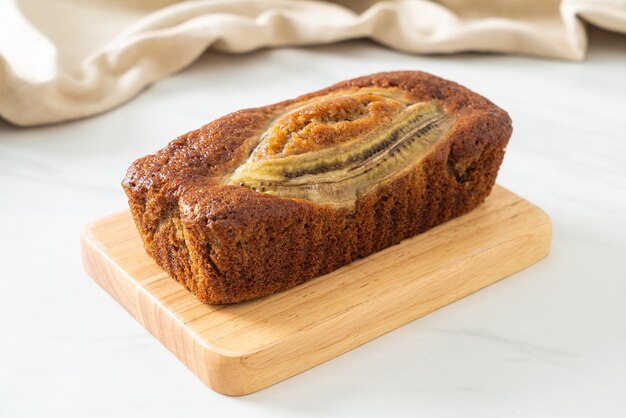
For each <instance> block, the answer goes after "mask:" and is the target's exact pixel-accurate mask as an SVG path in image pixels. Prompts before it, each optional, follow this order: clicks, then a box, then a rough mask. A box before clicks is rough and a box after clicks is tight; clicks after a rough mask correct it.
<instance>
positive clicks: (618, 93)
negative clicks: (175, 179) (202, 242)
mask: <svg viewBox="0 0 626 418" xmlns="http://www.w3.org/2000/svg"><path fill="white" fill-rule="evenodd" d="M392 69H422V70H426V71H430V72H433V73H435V74H439V75H441V76H444V77H447V78H450V79H453V80H456V81H459V82H461V83H462V84H465V85H467V86H469V87H470V88H472V89H474V90H476V91H478V92H479V93H482V94H484V95H486V96H487V97H489V98H491V99H492V100H493V101H494V102H495V103H497V104H499V105H501V106H502V107H504V108H505V109H507V110H509V111H510V113H511V116H512V118H513V121H514V126H515V132H514V135H513V138H512V140H511V143H510V147H509V150H508V152H507V156H506V159H505V162H504V165H503V167H502V170H501V173H500V177H499V183H500V184H502V185H504V186H506V187H508V188H510V189H511V190H513V191H515V192H517V193H518V194H520V195H522V196H524V197H526V198H528V199H529V200H531V201H533V202H535V203H536V204H538V205H539V206H541V207H542V208H543V209H545V210H546V211H547V212H548V214H549V215H550V216H551V218H552V220H553V222H554V241H553V248H552V252H551V254H550V255H549V256H548V257H547V258H546V259H545V260H544V261H542V262H541V263H539V264H537V265H535V266H534V267H532V268H530V269H528V270H526V271H523V272H521V273H519V274H516V275H515V276H513V277H511V278H509V279H507V280H504V281H502V282H499V283H498V284H496V285H494V286H491V287H490V288H487V289H485V290H482V291H480V292H478V293H476V294H474V295H472V296H469V297H467V298H465V299H463V300H461V301H459V302H457V303H455V304H453V305H450V306H448V307H446V308H444V309H441V310H439V311H437V312H435V313H433V314H431V315H428V316H427V317H424V318H422V319H419V320H417V321H415V322H413V323H411V324H409V325H407V326H404V327H402V328H400V329H398V330H396V331H394V332H391V333H389V334H388V335H385V336H383V337H381V338H379V339H377V340H375V341H372V342H371V343H369V344H366V345H365V346H362V347H360V348H358V349H356V350H354V351H351V352H349V353H347V354H345V355H343V356H340V357H339V358H337V359H334V360H331V361H329V362H327V363H325V364H323V365H321V366H319V367H316V368H314V369H312V370H310V371H307V372H305V373H302V374H300V375H298V376H296V377H293V378H291V379H288V380H287V381H284V382H282V383H280V384H278V385H275V386H273V387H271V388H269V389H266V390H264V391H261V392H259V393H256V394H253V395H250V396H246V397H241V398H230V397H226V396H222V395H218V394H217V393H214V392H212V391H211V390H209V389H208V388H206V387H205V386H204V385H203V384H202V383H201V382H200V381H199V380H198V379H197V378H196V377H195V376H194V375H193V374H192V373H191V372H189V371H188V370H187V369H186V368H185V367H184V366H183V365H182V364H181V363H179V361H178V360H177V359H176V358H175V357H174V356H173V355H171V354H170V353H169V352H168V351H167V350H166V349H165V348H163V347H162V346H161V345H160V344H159V343H158V342H157V341H156V340H155V339H154V338H152V337H151V336H150V335H149V334H148V333H147V332H146V331H145V330H144V329H143V328H142V327H141V326H140V325H139V324H138V323H136V322H135V320H134V319H132V318H131V317H130V316H129V315H128V314H127V313H126V312H125V311H124V310H123V309H122V308H120V307H119V306H118V305H117V304H116V303H115V302H114V301H113V300H112V299H111V298H110V297H109V296H108V295H107V294H106V293H105V292H103V291H102V290H101V289H100V288H99V287H98V286H97V285H95V284H94V283H93V282H92V281H91V280H90V279H89V277H88V276H87V275H86V274H85V273H84V271H83V268H82V265H81V260H80V252H79V241H78V237H79V234H80V231H81V229H82V227H83V225H84V224H86V223H87V222H88V221H90V220H92V219H94V218H97V217H100V216H102V215H105V214H107V213H110V212H113V211H117V210H120V209H123V208H124V207H125V204H126V202H125V198H124V195H123V193H122V191H121V189H120V187H119V181H120V180H121V178H122V176H123V174H124V172H125V169H126V167H127V166H128V165H129V163H130V162H131V161H132V160H133V159H134V158H135V157H138V156H140V155H143V154H146V153H149V152H152V151H153V150H155V149H157V148H159V147H161V146H163V145H164V144H165V143H166V142H167V141H168V140H169V139H171V138H172V137H174V136H175V135H177V134H180V133H182V132H185V131H187V130H190V129H192V128H195V127H197V126H199V125H201V124H203V123H204V122H207V121H209V120H211V119H213V118H215V117H218V116H220V115H222V114H224V113H227V112H230V111H232V110H236V109H238V108H242V107H251V106H256V105H261V104H266V103H269V102H273V101H276V100H279V99H284V98H288V97H291V96H294V95H297V94H299V93H302V92H306V91H309V90H312V89H317V88H318V87H323V86H326V85H328V84H330V83H333V82H335V81H338V80H341V79H344V78H348V77H352V76H356V75H360V74H365V73H370V72H376V71H381V70H392ZM624 166H626V37H619V36H617V35H609V34H605V33H598V32H595V33H594V34H593V38H592V42H591V53H590V55H589V58H588V60H587V61H586V62H583V63H569V62H558V61H549V60H539V59H532V58H520V57H506V56H496V55H473V54H466V55H457V56H452V57H446V56H431V57H416V56H410V55H403V54H400V53H397V52H392V51H388V50H385V49H384V48H382V47H380V46H376V45H374V44H371V43H367V42H351V43H347V44H341V45H333V46H324V47H315V48H307V49H290V48H287V49H280V50H265V51H260V52H256V53H253V54H249V55H243V56H223V55H219V54H213V53H211V54H207V55H205V56H204V57H203V58H202V59H201V60H200V61H199V62H198V63H196V64H195V65H194V66H192V67H191V68H190V69H189V70H187V71H185V72H183V73H181V74H177V75H175V76H173V77H172V78H170V79H168V80H165V81H163V82H161V83H159V84H157V85H155V86H153V87H151V88H150V89H148V90H147V91H146V92H144V93H143V94H142V95H141V96H140V97H139V98H137V99H135V100H133V101H132V102H130V103H128V104H127V105H125V106H123V107H121V108H119V109H116V110H114V111H112V112H109V113H107V114H103V115H101V116H99V117H96V118H92V119H88V120H84V121H79V122H75V123H69V124H63V125H58V126H49V127H42V128H36V129H27V130H25V129H18V128H15V127H12V126H9V125H7V124H4V123H0V190H1V194H0V231H1V235H0V254H2V256H1V260H2V273H1V274H2V278H1V279H0V416H1V417H34V416H63V417H85V416H89V417H122V416H129V417H130V416H132V417H144V416H145V417H165V416H177V417H186V418H188V417H200V416H221V417H233V416H246V417H247V416H276V417H301V416H314V415H319V416H360V417H367V416H372V417H378V416H381V415H383V414H384V415H387V416H422V417H453V416H464V417H510V416H529V417H560V416H563V417H590V416H594V417H624V416H626V175H625V174H624Z"/></svg>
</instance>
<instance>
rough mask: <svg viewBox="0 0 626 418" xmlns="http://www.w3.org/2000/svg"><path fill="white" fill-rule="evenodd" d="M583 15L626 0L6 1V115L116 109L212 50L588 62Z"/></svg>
mask: <svg viewBox="0 0 626 418" xmlns="http://www.w3.org/2000/svg"><path fill="white" fill-rule="evenodd" d="M583 21H586V22H588V23H590V24H593V25H597V26H599V27H602V28H604V29H607V30H612V31H617V32H622V33H626V0H564V1H558V0H500V1H487V0H473V1H472V0H444V1H437V2H434V1H426V0H408V1H407V0H405V1H378V2H377V1H372V0H369V1H368V0H366V1H355V0H352V1H349V0H344V1H338V2H323V1H306V0H257V1H250V0H248V1H245V0H231V1H224V0H200V1H184V2H181V1H174V0H0V116H1V117H2V118H4V119H6V120H8V121H10V122H12V123H14V124H17V125H23V126H29V125H37V124H44V123H51V122H61V121H66V120H70V119H76V118H81V117H85V116H90V115H94V114H97V113H99V112H103V111H105V110H108V109H111V108H113V107H115V106H118V105H120V104H121V103H123V102H125V101H127V100H129V99H130V98H132V97H133V96H135V95H136V94H138V93H139V92H140V91H141V89H142V88H144V87H145V86H147V85H148V84H150V83H153V82H155V81H156V80H159V79H161V78H164V77H166V76H168V75H169V74H172V73H174V72H176V71H178V70H180V69H181V68H184V67H186V66H188V65H189V64H191V63H192V62H193V61H194V60H195V59H196V58H198V56H199V55H200V54H202V52H203V51H204V50H206V49H207V48H212V49H215V50H219V51H228V52H233V53H237V52H246V51H251V50H254V49H257V48H261V47H266V46H280V45H310V44H321V43H329V42H335V41H340V40H345V39H352V38H362V37H367V38H370V39H373V40H375V41H376V42H379V43H381V44H383V45H386V46H389V47H391V48H396V49H398V50H402V51H407V52H411V53H418V54H419V53H452V52H458V51H493V52H508V53H516V54H530V55H535V56H543V57H553V58H560V59H569V60H580V59H582V58H584V55H585V50H586V34H585V28H584V24H583Z"/></svg>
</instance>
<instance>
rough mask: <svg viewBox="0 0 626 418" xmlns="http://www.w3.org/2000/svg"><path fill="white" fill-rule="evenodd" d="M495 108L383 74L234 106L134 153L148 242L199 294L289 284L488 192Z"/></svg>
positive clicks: (426, 82) (227, 299)
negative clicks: (151, 149)
mask: <svg viewBox="0 0 626 418" xmlns="http://www.w3.org/2000/svg"><path fill="white" fill-rule="evenodd" d="M511 131H512V128H511V120H510V118H509V116H508V115H507V113H506V112H505V111H504V110H502V109H500V108H499V107H497V106H496V105H494V104H493V103H491V102H490V101H489V100H487V99H485V98H484V97H482V96H480V95H478V94H476V93H473V92H472V91H470V90H468V89H466V88H465V87H462V86H460V85H458V84H456V83H454V82H451V81H447V80H443V79H441V78H438V77H435V76H433V75H430V74H427V73H423V72H417V71H403V72H389V73H378V74H372V75H369V76H364V77H360V78H356V79H352V80H347V81H344V82H341V83H338V84H335V85H333V86H331V87H328V88H326V89H323V90H320V91H317V92H313V93H310V94H307V95H304V96H301V97H298V98H296V99H293V100H287V101H284V102H280V103H276V104H273V105H269V106H265V107H261V108H255V109H246V110H241V111H238V112H235V113H231V114H229V115H226V116H224V117H222V118H220V119H217V120H215V121H213V122H211V123H209V124H207V125H205V126H203V127H202V128H200V129H198V130H195V131H192V132H189V133H187V134H185V135H183V136H181V137H179V138H176V139H174V140H173V141H172V142H170V143H169V144H168V145H167V146H166V147H165V148H163V149H161V150H160V151H158V152H156V153H155V154H153V155H149V156H146V157H143V158H140V159H138V160H137V161H135V162H134V163H133V164H132V165H131V166H130V167H129V169H128V172H127V174H126V177H125V179H124V180H123V182H122V186H123V187H124V190H125V192H126V194H127V196H128V200H129V205H130V208H131V211H132V214H133V218H134V220H135V223H136V225H137V228H138V230H139V233H140V234H141V236H142V238H143V242H144V245H145V248H146V250H147V252H148V253H149V254H150V256H152V257H153V258H154V259H155V260H156V262H157V263H158V264H159V265H160V266H161V267H162V268H163V269H165V270H166V271H167V272H168V273H169V274H170V275H171V276H172V277H173V278H175V279H176V280H177V281H178V282H180V283H182V284H183V285H184V286H185V287H186V288H187V289H189V290H190V291H191V292H193V293H194V294H195V295H196V296H197V297H198V298H199V299H200V300H201V301H203V302H206V303H213V304H222V303H237V302H242V301H246V300H250V299H254V298H258V297H262V296H266V295H269V294H272V293H276V292H279V291H282V290H286V289H289V288H291V287H294V286H296V285H298V284H300V283H303V282H304V281H306V280H309V279H311V278H314V277H316V276H320V275H323V274H326V273H329V272H331V271H333V270H335V269H337V268H339V267H341V266H344V265H346V264H348V263H350V262H352V261H354V260H357V259H359V258H362V257H366V256H368V255H370V254H372V253H374V252H377V251H380V250H382V249H384V248H387V247H389V246H391V245H394V244H397V243H399V242H400V241H401V240H403V239H406V238H409V237H411V236H414V235H416V234H419V233H421V232H424V231H426V230H428V229H430V228H432V227H434V226H436V225H438V224H441V223H442V222H445V221H447V220H449V219H452V218H454V217H457V216H460V215H463V214H464V213H467V212H468V211H470V210H472V209H473V208H475V207H476V206H477V205H479V204H480V203H481V202H482V201H484V199H485V198H486V197H487V196H488V194H489V192H490V191H491V188H492V187H493V184H494V183H495V179H496V175H497V172H498V169H499V167H500V164H501V162H502V159H503V157H504V151H505V147H506V145H507V142H508V140H509V137H510V136H511Z"/></svg>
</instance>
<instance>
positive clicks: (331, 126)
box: [225, 89, 454, 204]
mask: <svg viewBox="0 0 626 418" xmlns="http://www.w3.org/2000/svg"><path fill="white" fill-rule="evenodd" d="M453 122H454V117H453V116H452V115H449V114H448V113H446V112H444V110H443V109H442V108H441V107H440V106H439V104H438V103H436V102H418V103H410V102H409V101H407V100H406V99H405V97H404V95H402V94H401V93H399V92H398V91H395V90H394V89H385V90H383V89H380V90H378V91H376V90H373V89H367V90H365V89H363V90H357V91H356V92H355V91H351V92H348V93H344V94H343V95H342V94H339V95H333V96H332V97H323V98H318V99H315V100H312V101H310V102H308V103H306V104H305V105H304V106H301V107H299V108H297V109H291V110H290V111H288V112H286V113H285V114H283V115H281V116H279V117H278V118H277V119H276V120H275V121H274V122H273V123H272V124H271V125H270V126H269V127H268V129H267V130H266V131H265V132H264V133H263V134H262V135H261V136H260V138H259V143H258V144H257V146H256V147H255V148H254V149H253V151H252V153H251V154H250V157H249V158H248V159H247V160H246V161H245V163H244V164H242V165H241V166H239V167H238V168H237V169H236V170H235V171H234V172H233V173H232V174H231V175H230V176H228V177H227V178H226V179H225V183H226V184H232V185H240V186H244V187H248V188H251V189H254V190H256V191H258V192H262V193H269V194H273V195H278V196H282V197H287V198H302V199H308V200H311V201H314V202H318V203H331V204H346V203H353V202H354V201H355V200H356V199H357V198H358V197H359V196H361V195H362V194H363V193H365V192H366V191H367V190H368V189H369V188H371V187H372V186H374V185H375V184H377V183H379V182H381V181H383V180H385V179H388V178H390V177H392V176H394V175H395V174H398V173H401V172H402V171H404V170H406V169H407V168H409V167H412V166H415V165H416V164H419V162H420V161H421V159H422V158H423V157H424V156H426V155H427V154H428V152H429V151H430V150H432V148H433V147H434V145H435V144H436V143H437V142H438V141H439V140H441V139H443V138H445V137H446V135H447V133H448V132H449V130H450V128H451V126H452V124H453Z"/></svg>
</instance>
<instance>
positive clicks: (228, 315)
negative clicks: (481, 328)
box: [82, 186, 551, 395]
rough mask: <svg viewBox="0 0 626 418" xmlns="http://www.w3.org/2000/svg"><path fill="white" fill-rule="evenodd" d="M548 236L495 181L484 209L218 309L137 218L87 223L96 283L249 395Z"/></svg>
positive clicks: (224, 387)
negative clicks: (149, 243)
mask: <svg viewBox="0 0 626 418" xmlns="http://www.w3.org/2000/svg"><path fill="white" fill-rule="evenodd" d="M550 240H551V226H550V220H549V218H548V216H547V215H546V214H545V213H544V212H543V211H541V210H540V209H539V208H537V207H535V206H533V205H532V204H531V203H529V202H527V201H526V200H524V199H522V198H520V197H518V196H516V195H514V194H513V193H511V192H509V191H508V190H506V189H504V188H502V187H499V186H496V187H495V188H494V190H493V192H492V194H491V195H490V196H489V198H488V199H487V201H486V202H485V203H484V204H482V205H481V206H480V207H478V208H477V209H475V210H474V211H472V212H471V213H469V214H467V215H465V216H462V217H460V218H457V219H455V220H453V221H450V222H448V223H446V224H444V225H441V226H439V227H437V228H434V229H432V230H430V231H429V232H427V233H425V234H422V235H419V236H417V237H415V238H411V239H408V240H405V241H403V242H402V243H400V244H399V245H396V246H394V247H391V248H388V249H386V250H384V251H382V252H379V253H376V254H373V255H372V256H370V257H368V258H366V259H362V260H359V261H357V262H354V263H352V264H350V265H348V266H346V267H344V268H341V269H339V270H337V271H335V272H333V273H330V274H327V275H325V276H322V277H318V278H316V279H313V280H311V281H309V282H307V283H305V284H303V285H300V286H299V287H296V288H295V289H291V290H289V291H286V292H283V293H279V294H276V295H273V296H269V297H266V298H263V299H260V300H256V301H252V302H247V303H243V304H239V305H214V306H212V305H205V304H202V303H200V302H199V301H198V300H196V299H195V297H194V296H193V295H192V294H191V293H189V292H188V291H187V290H185V288H184V287H183V286H182V285H180V284H178V283H177V282H176V281H174V280H173V279H171V278H170V277H169V276H168V275H167V273H165V272H164V271H163V270H161V268H160V267H159V266H157V265H156V264H155V262H154V261H152V259H151V258H149V257H148V255H147V254H146V253H145V251H144V249H143V247H142V242H141V239H140V237H139V235H138V233H137V231H136V230H135V225H134V223H133V221H132V218H131V215H130V213H129V212H123V213H118V214H115V215H111V216H109V217H106V218H103V219H100V220H98V221H95V222H93V223H92V224H90V225H89V226H87V227H86V229H85V231H84V233H83V235H82V251H83V260H84V263H85V268H86V269H87V272H88V273H89V274H90V275H91V277H93V278H94V280H95V281H96V282H98V284H100V286H102V287H103V288H104V289H105V290H106V291H107V292H109V293H110V294H111V295H112V296H113V297H114V298H115V299H116V300H117V301H118V302H119V303H120V304H121V305H122V306H123V307H124V308H125V309H126V310H127V311H128V312H130V314H131V315H133V316H134V317H135V318H136V319H137V320H138V321H139V322H140V323H141V324H142V325H143V326H144V327H146V329H147V330H148V331H150V332H151V333H152V335H154V336H155V337H156V338H157V339H158V340H159V341H161V342H162V343H163V344H164V345H165V346H166V347H167V348H168V349H169V350H170V351H171V352H172V353H174V354H175V355H176V356H178V358H179V359H180V360H182V362H183V363H185V364H186V365H187V367H189V368H190V369H191V371H193V372H194V373H195V374H196V375H198V377H200V379H202V381H203V382H205V383H206V384H207V385H208V386H209V387H211V388H213V389H214V390H216V391H218V392H221V393H224V394H227V395H243V394H247V393H251V392H255V391H257V390H259V389H263V388H265V387H267V386H270V385H273V384H274V383H277V382H280V381H281V380H283V379H286V378H288V377H290V376H293V375H295V374H297V373H300V372H302V371H304V370H306V369H309V368H311V367H313V366H316V365H318V364H320V363H322V362H324V361H326V360H329V359H331V358H333V357H335V356H338V355H339V354H342V353H345V352H346V351H348V350H351V349H353V348H355V347H357V346H359V345H361V344H363V343H366V342H368V341H370V340H372V339H374V338H376V337H378V336H380V335H383V334H385V333H386V332H388V331H391V330H393V329H395V328H397V327H399V326H401V325H403V324H406V323H408V322H410V321H413V320H414V319H416V318H419V317H420V316H422V315H425V314H427V313H429V312H432V311H434V310H435V309H438V308H441V307H442V306H445V305H447V304H449V303H451V302H454V301H455V300H457V299H460V298H462V297H463V296H466V295H468V294H470V293H472V292H475V291H476V290H479V289H481V288H483V287H485V286H487V285H489V284H491V283H493V282H495V281H497V280H500V279H502V278H504V277H506V276H509V275H511V274H513V273H515V272H517V271H519V270H522V269H524V268H525V267H527V266H529V265H531V264H533V263H535V262H536V261H538V260H540V259H541V258H543V257H544V256H545V255H546V254H547V253H548V250H549V247H550ZM363 366H364V367H365V366H366V365H363Z"/></svg>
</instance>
